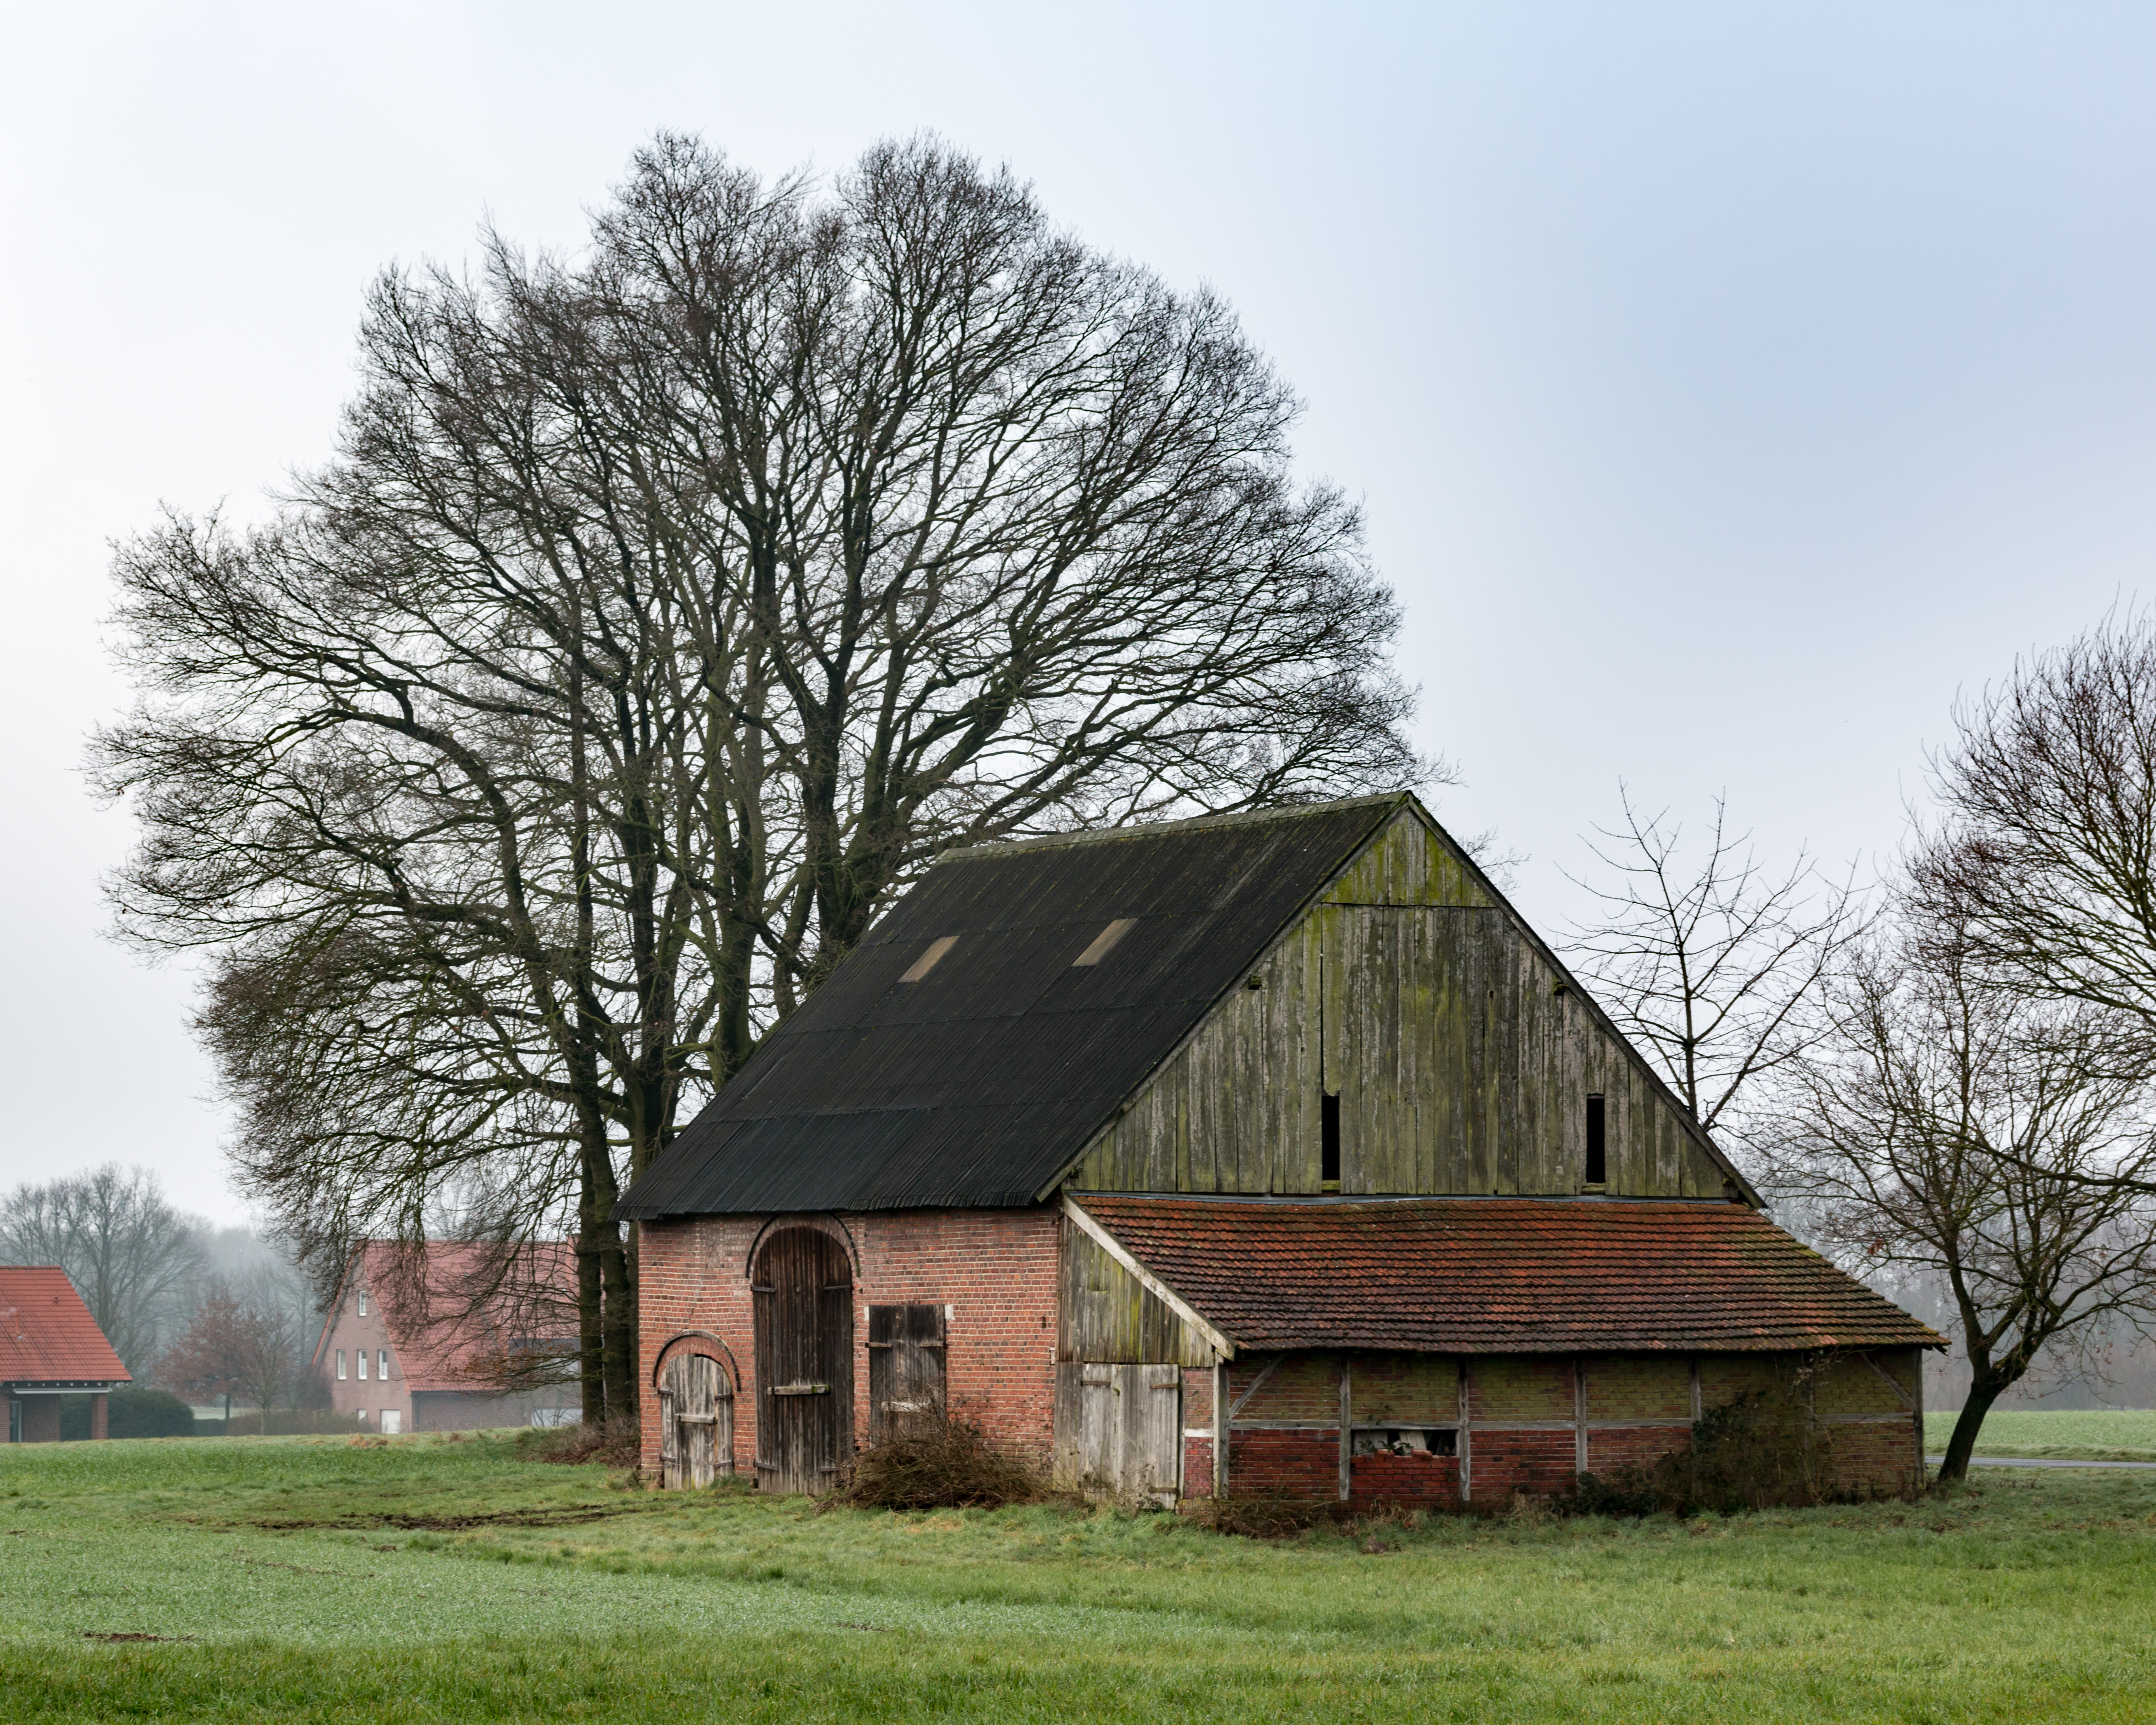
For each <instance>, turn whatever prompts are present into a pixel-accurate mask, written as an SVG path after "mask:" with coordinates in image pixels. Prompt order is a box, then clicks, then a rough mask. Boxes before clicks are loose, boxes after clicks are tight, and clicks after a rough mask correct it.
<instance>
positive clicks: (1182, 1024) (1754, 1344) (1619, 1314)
mask: <svg viewBox="0 0 2156 1725" xmlns="http://www.w3.org/2000/svg"><path fill="white" fill-rule="evenodd" d="M619 1214H620V1215H621V1216H623V1217H624V1218H629V1219H635V1220H636V1221H638V1222H639V1223H641V1224H643V1230H642V1235H641V1246H640V1254H641V1289H640V1296H639V1299H640V1307H639V1309H640V1313H641V1323H642V1327H643V1367H644V1371H645V1372H646V1373H647V1374H648V1377H647V1380H646V1381H647V1384H648V1385H649V1394H647V1397H646V1399H645V1403H644V1407H645V1413H644V1459H645V1463H646V1466H648V1467H649V1468H653V1469H655V1470H657V1471H659V1473H660V1476H661V1477H662V1478H663V1480H664V1481H665V1483H666V1484H667V1485H669V1486H676V1485H684V1484H689V1485H693V1484H697V1483H701V1482H705V1481H708V1480H709V1479H710V1478H711V1477H712V1476H714V1475H715V1474H717V1473H726V1472H731V1471H734V1470H735V1469H736V1468H748V1467H753V1468H754V1470H755V1473H756V1478H757V1483H758V1484H759V1485H760V1486H764V1487H766V1488H767V1489H772V1490H777V1491H817V1490H819V1489H822V1488H823V1487H824V1486H828V1485H829V1484H830V1483H831V1482H832V1481H833V1480H834V1478H835V1477H836V1476H837V1474H838V1473H839V1470H840V1469H841V1468H842V1467H843V1466H844V1463H845V1461H846V1458H847V1457H848V1456H849V1455H850V1454H851V1453H852V1452H853V1450H855V1448H856V1447H857V1446H858V1445H861V1444H864V1443H870V1442H874V1441H875V1440H877V1439H878V1438H879V1437H880V1436H882V1435H885V1434H886V1433H888V1432H891V1431H893V1430H901V1429H903V1428H904V1427H905V1425H906V1424H907V1423H908V1422H912V1421H919V1420H937V1419H941V1418H942V1417H944V1415H945V1414H946V1412H947V1410H949V1409H954V1408H959V1407H963V1408H964V1409H965V1410H966V1411H967V1412H968V1413H969V1414H971V1415H972V1416H973V1417H974V1418H977V1419H978V1420H980V1421H981V1423H982V1424H983V1425H985V1426H986V1427H987V1428H988V1430H990V1431H991V1432H992V1433H993V1435H996V1436H997V1437H998V1438H999V1439H1001V1440H1003V1441H1004V1442H1005V1443H1007V1444H1009V1445H1017V1446H1023V1447H1024V1448H1027V1449H1029V1450H1033V1451H1034V1452H1035V1453H1037V1454H1039V1455H1042V1456H1043V1457H1044V1458H1047V1457H1052V1459H1053V1465H1054V1468H1055V1473H1056V1476H1057V1477H1058V1479H1059V1480H1060V1481H1061V1482H1063V1483H1065V1484H1068V1485H1081V1484H1082V1485H1087V1486H1096V1487H1101V1488H1110V1487H1111V1488H1114V1489H1116V1490H1119V1491H1126V1492H1132V1493H1147V1494H1152V1495H1154V1496H1157V1497H1161V1498H1163V1499H1164V1500H1165V1499H1173V1498H1174V1497H1178V1496H1194V1495H1204V1494H1211V1493H1220V1494H1225V1493H1240V1492H1266V1493H1271V1492H1285V1493H1290V1494H1293V1495H1298V1496H1308V1495H1316V1494H1323V1495H1327V1496H1330V1495H1332V1494H1335V1493H1337V1495H1338V1496H1340V1497H1349V1498H1358V1499H1361V1498H1373V1499H1376V1498H1383V1499H1396V1500H1402V1501H1425V1502H1439V1501H1444V1500H1450V1499H1467V1498H1471V1499H1486V1498H1493V1497H1507V1496H1509V1495H1510V1494H1511V1493H1512V1492H1514V1491H1530V1492H1544V1491H1559V1490H1563V1489H1564V1488H1565V1487H1566V1486H1568V1485H1569V1484H1570V1482H1571V1481H1572V1480H1573V1477H1574V1476H1575V1475H1576V1474H1577V1473H1578V1471H1582V1470H1596V1471H1601V1470H1606V1469H1608V1468H1609V1467H1610V1466H1613V1465H1615V1464H1619V1463H1621V1462H1625V1461H1641V1460H1645V1459H1648V1458H1650V1457H1652V1456H1654V1455H1660V1454H1661V1453H1663V1452H1664V1451H1666V1450H1668V1449H1670V1448H1671V1447H1672V1446H1674V1445H1681V1444H1682V1443H1684V1442H1686V1440H1687V1438H1688V1433H1689V1428H1690V1426H1691V1422H1692V1420H1694V1419H1696V1418H1697V1417H1698V1416H1699V1414H1701V1413H1702V1410H1703V1409H1707V1408H1710V1407H1712V1406H1715V1405H1717V1404H1721V1403H1722V1402H1725V1401H1727V1400H1729V1399H1733V1398H1734V1397H1735V1396H1737V1395H1738V1394H1741V1393H1742V1392H1743V1391H1744V1390H1746V1389H1749V1388H1753V1387H1757V1386H1760V1385H1763V1384H1766V1383H1768V1382H1769V1381H1772V1380H1773V1379H1774V1378H1775V1377H1776V1376H1777V1375H1778V1374H1786V1373H1788V1372H1789V1370H1790V1369H1791V1368H1793V1367H1794V1365H1796V1364H1797V1363H1800V1362H1801V1363H1807V1364H1808V1365H1809V1366H1811V1367H1812V1368H1813V1370H1814V1375H1813V1377H1812V1378H1811V1380H1810V1382H1809V1388H1808V1389H1807V1391H1806V1394H1807V1395H1808V1396H1809V1398H1810V1399H1811V1401H1812V1403H1813V1405H1814V1406H1815V1409H1816V1411H1817V1414H1818V1415H1819V1417H1820V1419H1821V1420H1823V1421H1825V1422H1826V1424H1827V1426H1828V1429H1829V1430H1830V1435H1831V1446H1830V1453H1831V1455H1832V1456H1833V1458H1834V1466H1835V1468H1836V1469H1837V1470H1838V1471H1840V1472H1841V1473H1842V1474H1843V1475H1844V1476H1845V1479H1846V1481H1847V1482H1848V1483H1850V1484H1851V1485H1854V1486H1860V1487H1863V1488H1866V1489H1874V1490H1880V1491H1898V1490H1902V1489H1906V1488H1907V1487H1908V1486H1912V1484H1913V1483H1914V1482H1916V1481H1917V1480H1918V1479H1919V1478H1920V1477H1921V1475H1922V1433H1923V1416H1922V1406H1921V1400H1920V1384H1921V1378H1920V1376H1919V1373H1918V1358H1919V1350H1920V1349H1922V1348H1926V1347H1931V1346H1938V1345H1939V1343H1940V1338H1939V1337H1937V1336H1936V1335H1935V1334H1933V1332H1931V1331H1930V1330H1928V1329H1927V1328H1926V1327H1923V1326H1922V1325H1921V1324H1919V1323H1917V1322H1916V1321H1915V1320H1914V1319H1913V1318H1912V1317H1909V1316H1908V1315H1907V1314H1906V1313H1905V1312H1902V1311H1901V1310H1900V1309H1899V1308H1898V1307H1896V1306H1894V1305H1893V1304H1892V1303H1891V1302H1890V1301H1886V1300H1884V1299H1882V1298H1881V1297H1880V1296H1878V1295H1876V1294H1875V1293H1873V1292H1872V1291H1870V1290H1869V1289H1867V1288H1866V1287H1865V1286H1862V1285H1861V1284H1860V1283H1858V1282H1856V1281H1853V1280H1851V1278H1849V1277H1848V1276H1845V1275H1843V1274H1842V1273H1841V1272H1840V1271H1838V1270H1836V1269H1835V1267H1834V1266H1831V1265H1830V1264H1829V1263H1828V1262H1826V1260H1824V1259H1822V1258H1820V1256H1818V1255H1816V1254H1815V1253H1813V1252H1812V1251H1810V1250H1808V1249H1807V1248H1805V1247H1804V1245H1801V1244H1799V1242H1798V1241H1797V1240H1794V1239H1793V1238H1792V1237H1791V1236H1790V1235H1788V1234H1786V1233H1784V1231H1783V1230H1780V1229H1779V1228H1778V1227H1776V1226H1775V1225H1774V1224H1773V1223H1772V1222H1771V1221H1769V1220H1768V1218H1767V1217H1766V1216H1765V1215H1764V1214H1763V1213H1762V1210H1761V1206H1760V1203H1759V1199H1758V1195H1757V1194H1755V1193H1754V1192H1753V1190H1752V1189H1750V1187H1749V1186H1748V1185H1747V1183H1745V1181H1744V1179H1743V1177H1742V1176H1741V1175H1740V1174H1739V1173H1738V1172H1737V1170H1736V1169H1735V1168H1733V1167H1732V1165H1731V1164H1730V1163H1728V1161H1727V1159H1726V1158H1724V1157H1723V1156H1722V1153H1721V1152H1720V1151H1719V1150H1717V1147H1715V1145H1714V1143H1713V1142H1712V1141H1711V1140H1710V1138H1709V1137H1707V1134H1706V1133H1705V1132H1702V1130H1701V1129H1700V1128H1699V1127H1698V1126H1697V1124H1696V1123H1695V1122H1693V1120H1692V1119H1691V1116H1690V1115H1689V1113H1688V1112H1687V1111H1686V1109H1685V1108H1684V1107H1683V1106H1682V1105H1681V1103H1679V1101H1677V1099H1676V1096H1674V1095H1672V1094H1671V1091H1669V1089H1668V1088H1667V1087H1666V1086H1665V1085H1664V1084H1663V1083H1662V1082H1661V1080H1660V1079H1659V1078H1658V1077H1657V1076H1655V1072H1654V1071H1653V1070H1652V1069H1651V1068H1650V1066H1649V1065H1647V1063H1646V1062H1645V1060H1643V1059H1642V1058H1641V1057H1640V1055H1639V1053H1638V1052H1637V1051H1636V1050H1635V1049H1634V1048H1632V1047H1631V1046H1630V1045H1629V1044H1628V1043H1627V1042H1626V1040H1625V1038H1624V1037H1623V1036H1621V1035H1620V1034H1619V1033H1618V1031H1617V1029H1615V1027H1614V1025H1613V1024H1611V1022H1610V1021H1609V1019H1608V1018H1607V1017H1606V1016H1605V1015H1604V1013H1603V1012H1602V1011H1601V1010H1600V1009H1599V1008H1598V1007H1597V1006H1596V1005H1595V1004H1594V1001H1593V1000H1592V999H1589V996H1588V995H1587V994H1586V993H1584V992H1583V991H1582V989H1581V988H1579V986H1578V983H1576V982H1574V981H1573V978H1571V977H1570V976H1569V975H1568V973H1567V972H1566V970H1565V968H1564V967H1563V965H1562V964H1561V963H1559V962H1558V959H1557V957H1556V956H1555V954H1554V953H1553V952H1552V951H1551V950H1550V949H1549V947H1548V946H1547V945H1545V944H1544V943H1543V941H1542V940H1541V939H1539V938H1538V937H1537V936H1536V934H1535V933H1534V932H1533V931H1532V929H1530V928H1529V927H1527V924H1526V923H1525V922H1523V921H1522V919H1521V918H1520V916H1518V915H1517V912H1515V911H1513V910H1512V907H1511V906H1509V905H1507V903H1506V902H1505V900H1504V898H1503V897H1502V896H1501V894H1500V893H1498V892H1497V891H1496V889H1495V887H1493V886H1491V883H1490V881H1489V880H1487V879H1486V877H1485V876H1484V875H1483V874H1482V873H1481V870H1479V869H1477V868H1476V866H1475V865H1474V863H1473V862H1472V861H1471V860H1470V859H1469V858H1468V857H1467V856H1466V854H1465V853H1464V852H1463V851H1462V850H1460V847H1459V846H1458V845H1455V843H1454V842H1453V841H1452V840H1451V839H1449V838H1448V837H1447V835H1446V834H1445V833H1444V831H1443V830H1442V829H1440V827H1439V826H1438V825H1437V824H1436V823H1435V821H1434V820H1432V819H1431V818H1430V815H1429V814H1427V813H1426V812H1425V811H1424V809H1422V807H1421V806H1420V805H1419V803H1416V802H1415V801H1414V798H1409V797H1384V798H1365V799H1359V800H1356V801H1352V802H1344V803H1329V804H1322V805H1318V806H1314V807H1306V808H1298V809H1288V810H1283V811H1279V812H1276V813H1271V814H1260V815H1249V816H1229V817H1219V818H1214V819H1203V820H1195V821H1187V822H1182V823H1178V824H1171V825H1161V826H1153V827H1142V828H1126V829H1116V830H1112V831H1107V832H1099V833H1090V834H1079V835H1073V836H1070V837H1068V838H1055V839H1039V840H1034V841H1029V842H1026V843H1022V844H1014V845H988V846H983V847H981V848H978V849H975V850H963V851H957V852H953V853H951V854H948V855H945V856H943V857H942V858H941V859H939V860H938V861H937V864H936V865H935V866H934V868H933V869H932V870H930V872H929V873H928V875H927V877H926V878H925V879H924V880H922V881H921V884H920V885H919V886H916V888H915V889H914V890H913V891H911V892H910V893H908V894H907V895H906V896H905V898H904V899H902V900H901V901H900V902H899V903H898V904H897V905H896V906H895V907H894V908H893V909H892V911H891V912H890V914H889V915H887V916H885V917H884V919H883V920H882V922H880V923H879V924H878V925H877V927H875V930H874V931H873V932H871V933H870V936H869V937H868V939H867V940H866V941H865V942H864V943H863V944H862V946H861V947H860V948H859V949H858V950H856V951H855V952H854V953H853V954H852V955H851V956H850V957H848V958H847V959H846V961H845V962H844V963H843V964H841V965H840V966H839V968H838V969H837V970H836V971H835V972H834V973H833V974H832V975H831V977H830V978H829V979H828V980H827V981H826V982H825V983H824V984H823V986H822V987H821V988H819V989H817V991H816V992H815V993H814V995H813V996H811V997H810V998H809V999H808V1001H807V1002H806V1003H805V1004H803V1006H802V1007H801V1008H800V1009H799V1010H798V1011H797V1012H796V1013H794V1014H793V1016H791V1017H790V1018H788V1019H787V1020H786V1021H785V1022H784V1023H783V1024H781V1025H780V1026H779V1027H778V1029H777V1030H776V1031H774V1032H773V1034H772V1035H771V1036H770V1037H769V1038H768V1039H767V1040H766V1041H765V1043H764V1044H763V1045H762V1047H761V1048H759V1049H758V1050H757V1054H756V1055H755V1056H754V1058H753V1059H752V1060H750V1062H749V1063H748V1065H747V1066H746V1067H745V1068H744V1069H743V1070H742V1072H741V1073H740V1075H739V1076H737V1078H736V1079H735V1080H734V1081H733V1082H732V1083H731V1084H730V1085H728V1086H726V1090H725V1091H723V1092H722V1093H721V1095H720V1096H718V1097H717V1098H716V1100H715V1101H713V1102H712V1103H711V1106H709V1107H707V1108H706V1109H705V1111H703V1112H702V1113H701V1115H699V1116H698V1117H696V1120H695V1121H694V1122H692V1123H691V1124H690V1126H689V1127H687V1129H686V1130H685V1131H684V1132H683V1133H682V1134H681V1136H680V1137H679V1138H678V1139H677V1140H676V1141H675V1142H674V1143H673V1144H672V1145H671V1146H670V1147H669V1148H668V1150H667V1152H666V1153H665V1155H664V1156H662V1157H661V1158H660V1160H659V1161H658V1162H657V1163H655V1164H654V1166H653V1168H651V1169H650V1170H649V1172H648V1173H646V1174H645V1175H644V1178H642V1179H640V1180H639V1181H638V1182H637V1183H636V1184H635V1185H634V1187H633V1188H632V1189H631V1190H630V1191H629V1193H628V1194H627V1195H626V1196H625V1198H624V1200H623V1202H622V1204H621V1206H620V1209H619ZM1822 1353H1825V1356H1826V1358H1827V1361H1828V1363H1827V1364H1826V1366H1825V1368H1824V1369H1819V1368H1818V1363H1819V1361H1820V1358H1821V1356H1822Z"/></svg>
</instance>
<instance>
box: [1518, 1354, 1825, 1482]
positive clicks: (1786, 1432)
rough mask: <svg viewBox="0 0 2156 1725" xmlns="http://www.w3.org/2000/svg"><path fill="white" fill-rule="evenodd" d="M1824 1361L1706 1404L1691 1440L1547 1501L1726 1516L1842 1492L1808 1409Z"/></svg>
mask: <svg viewBox="0 0 2156 1725" xmlns="http://www.w3.org/2000/svg"><path fill="white" fill-rule="evenodd" d="M1823 1365H1824V1361H1823V1360H1820V1361H1815V1362H1813V1363H1810V1364H1809V1365H1806V1366H1804V1367H1801V1368H1798V1369H1797V1370H1796V1371H1794V1372H1793V1373H1790V1374H1789V1376H1788V1377H1786V1378H1783V1379H1782V1380H1781V1381H1780V1382H1779V1383H1777V1384H1775V1385H1774V1387H1773V1388H1772V1389H1763V1390H1761V1389H1755V1390H1749V1391H1748V1392H1746V1393H1745V1394H1743V1395H1740V1396H1738V1398H1737V1399H1735V1400H1734V1401H1730V1402H1725V1403H1723V1404H1722V1405H1721V1406H1720V1407H1717V1408H1710V1409H1707V1412H1706V1413H1705V1414H1702V1415H1701V1416H1700V1418H1698V1419H1697V1420H1694V1421H1693V1422H1692V1428H1691V1445H1689V1447H1687V1448H1685V1449H1682V1450H1676V1451H1674V1452H1672V1453H1671V1454H1670V1455H1665V1456H1663V1457H1662V1458H1661V1460H1660V1461H1657V1462H1655V1465H1654V1466H1652V1467H1624V1468H1619V1469H1617V1470H1615V1471H1614V1472H1611V1473H1609V1474H1604V1475H1597V1474H1591V1473H1584V1474H1582V1475H1580V1476H1579V1479H1578V1483H1577V1484H1576V1485H1575V1486H1573V1489H1572V1490H1571V1491H1569V1492H1568V1493H1567V1494H1565V1495H1564V1496H1563V1497H1560V1498H1558V1499H1555V1500H1554V1501H1553V1503H1552V1506H1551V1507H1553V1508H1554V1509H1556V1510H1558V1512H1561V1513H1563V1514H1568V1515H1607V1516H1645V1515H1653V1514H1654V1513H1655V1512H1657V1511H1661V1510H1666V1511H1668V1512H1670V1513H1671V1515H1690V1514H1691V1513H1692V1512H1694V1511H1696V1510H1702V1509H1711V1510H1713V1511H1715V1512H1717V1513H1718V1514H1722V1515H1731V1514H1734V1513H1735V1512H1738V1511H1739V1510H1747V1509H1765V1508H1767V1507H1769V1506H1771V1505H1776V1504H1815V1503H1825V1502H1829V1501H1830V1499H1833V1498H1835V1497H1846V1496H1847V1495H1848V1494H1847V1493H1846V1492H1837V1491H1835V1489H1834V1486H1833V1484H1832V1477H1833V1476H1832V1469H1831V1466H1830V1464H1831V1461H1832V1459H1833V1458H1832V1450H1831V1445H1830V1442H1829V1440H1828V1436H1827V1430H1826V1428H1825V1426H1824V1425H1821V1424H1820V1422H1819V1420H1817V1419H1815V1417H1814V1416H1813V1414H1812V1409H1811V1400H1810V1388H1811V1383H1812V1380H1813V1378H1815V1377H1816V1376H1817V1375H1818V1373H1820V1370H1821V1369H1822V1368H1823Z"/></svg>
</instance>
